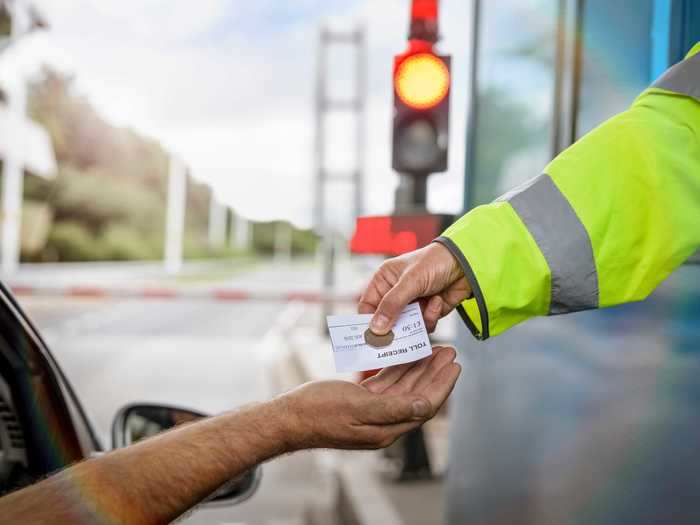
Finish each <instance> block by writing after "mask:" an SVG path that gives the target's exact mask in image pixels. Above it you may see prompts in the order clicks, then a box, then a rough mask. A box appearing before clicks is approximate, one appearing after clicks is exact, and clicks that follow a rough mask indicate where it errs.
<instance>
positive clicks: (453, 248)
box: [433, 236, 489, 341]
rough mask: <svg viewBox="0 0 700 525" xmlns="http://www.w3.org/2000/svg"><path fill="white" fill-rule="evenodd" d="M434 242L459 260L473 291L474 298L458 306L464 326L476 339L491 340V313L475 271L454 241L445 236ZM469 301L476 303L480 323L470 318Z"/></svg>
mask: <svg viewBox="0 0 700 525" xmlns="http://www.w3.org/2000/svg"><path fill="white" fill-rule="evenodd" d="M433 242H437V243H439V244H442V245H443V246H444V247H445V248H447V249H448V250H449V251H450V253H451V254H452V256H453V257H454V258H455V259H457V262H459V264H460V266H461V267H462V271H463V272H464V277H466V279H467V282H468V283H469V287H470V288H471V290H472V298H470V299H467V300H466V301H465V302H464V303H460V304H458V305H457V312H458V313H459V316H460V317H461V318H462V321H464V324H466V325H467V328H469V331H470V332H471V333H472V334H473V335H474V337H476V338H477V339H478V340H480V341H485V340H486V339H488V338H489V311H488V308H487V307H486V301H485V300H484V294H483V293H482V291H481V287H480V286H479V281H478V280H477V279H476V275H475V274H474V270H472V267H471V265H470V264H469V261H467V258H466V257H465V256H464V254H463V253H462V251H461V250H460V249H459V248H458V247H457V245H456V244H455V243H454V242H453V241H452V239H450V238H448V237H445V236H440V237H438V238H437V239H435V240H434V241H433ZM469 301H475V302H476V306H477V312H478V316H479V319H478V322H477V321H475V320H473V319H472V318H471V317H470V316H469V313H468V311H467V308H465V304H467V303H468V302H469Z"/></svg>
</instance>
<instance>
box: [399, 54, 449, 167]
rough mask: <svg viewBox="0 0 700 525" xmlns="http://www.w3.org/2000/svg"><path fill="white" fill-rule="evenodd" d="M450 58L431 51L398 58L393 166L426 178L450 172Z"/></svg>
mask: <svg viewBox="0 0 700 525" xmlns="http://www.w3.org/2000/svg"><path fill="white" fill-rule="evenodd" d="M450 62H451V61H450V57H449V56H439V55H436V54H434V53H433V52H431V51H422V52H417V53H409V54H406V55H400V56H398V57H396V59H395V63H394V127H393V128H394V135H393V155H392V166H393V168H394V169H395V170H396V171H398V172H399V173H406V174H413V175H424V176H427V175H429V174H431V173H439V172H443V171H446V170H447V161H448V146H449V131H450V121H449V114H450V87H451V71H450V65H451V64H450Z"/></svg>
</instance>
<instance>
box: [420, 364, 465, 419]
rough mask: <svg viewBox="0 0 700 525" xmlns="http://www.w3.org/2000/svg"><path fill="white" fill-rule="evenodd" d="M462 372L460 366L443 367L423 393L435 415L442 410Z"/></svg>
mask: <svg viewBox="0 0 700 525" xmlns="http://www.w3.org/2000/svg"><path fill="white" fill-rule="evenodd" d="M461 372H462V367H461V366H460V365H459V364H457V363H450V364H449V365H447V366H445V367H443V368H442V369H441V370H440V371H439V372H438V373H437V374H436V375H435V377H433V380H432V382H431V383H430V384H429V385H427V386H426V388H425V389H424V390H423V392H421V395H423V396H425V398H426V399H427V400H428V401H429V402H430V405H431V407H432V409H433V414H434V413H435V412H437V411H438V410H439V409H440V407H441V406H442V404H443V403H444V402H445V400H446V399H447V398H448V396H449V395H450V393H451V392H452V389H453V388H454V386H455V383H456V382H457V379H458V378H459V374H460V373H461Z"/></svg>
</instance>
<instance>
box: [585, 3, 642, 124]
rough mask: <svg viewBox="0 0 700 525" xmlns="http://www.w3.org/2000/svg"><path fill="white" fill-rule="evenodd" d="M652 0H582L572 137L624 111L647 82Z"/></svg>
mask: <svg viewBox="0 0 700 525" xmlns="http://www.w3.org/2000/svg"><path fill="white" fill-rule="evenodd" d="M653 4H654V2H653V1H652V0H618V1H616V2H610V1H609V0H587V1H586V2H584V4H583V13H582V20H581V22H580V23H581V47H582V49H581V50H582V56H581V59H582V61H581V77H580V78H581V80H580V86H579V99H578V115H577V119H576V136H577V137H581V136H583V135H584V134H586V133H588V132H589V131H590V130H592V129H593V128H595V127H596V126H598V125H599V124H600V123H601V122H603V121H604V120H606V119H608V118H610V117H612V116H613V115H615V114H617V113H620V112H621V111H624V110H625V109H627V107H628V106H629V105H630V104H631V103H632V101H633V100H634V99H635V97H636V96H637V95H639V93H641V92H642V91H643V90H644V89H645V88H646V87H647V86H648V85H649V84H650V82H651V80H652V79H651V78H650V76H651V70H652V68H651V56H652V45H653V42H652V40H651V38H650V35H651V29H652V24H653V22H654V20H653V16H654V5H653Z"/></svg>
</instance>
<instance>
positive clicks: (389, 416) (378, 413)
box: [359, 395, 433, 425]
mask: <svg viewBox="0 0 700 525" xmlns="http://www.w3.org/2000/svg"><path fill="white" fill-rule="evenodd" d="M363 405H364V406H362V407H359V414H360V415H359V417H360V420H361V421H362V422H363V423H365V424H369V425H395V424H397V423H404V422H410V421H421V420H424V419H426V418H428V417H430V415H431V414H432V413H433V407H432V406H431V404H430V402H429V401H428V400H427V399H426V398H425V397H422V396H406V395H404V396H388V395H382V396H378V395H373V396H372V398H371V399H368V400H367V401H366V402H365V403H363Z"/></svg>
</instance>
